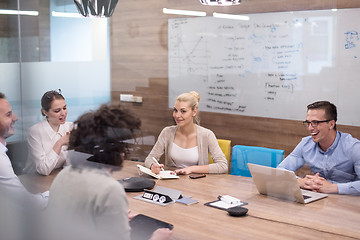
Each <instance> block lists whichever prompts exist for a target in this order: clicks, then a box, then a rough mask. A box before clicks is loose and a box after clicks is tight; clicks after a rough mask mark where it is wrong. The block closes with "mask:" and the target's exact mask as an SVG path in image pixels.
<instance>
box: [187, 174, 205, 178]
mask: <svg viewBox="0 0 360 240" xmlns="http://www.w3.org/2000/svg"><path fill="white" fill-rule="evenodd" d="M203 177H206V174H202V173H201V174H190V175H189V178H191V179H197V178H203Z"/></svg>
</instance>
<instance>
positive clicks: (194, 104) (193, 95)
mask: <svg viewBox="0 0 360 240" xmlns="http://www.w3.org/2000/svg"><path fill="white" fill-rule="evenodd" d="M176 101H179V102H188V103H189V106H190V107H191V110H192V111H194V110H198V112H197V114H196V115H195V117H194V123H195V124H197V125H200V117H199V102H200V94H199V93H197V92H195V91H191V92H188V93H182V94H180V95H179V96H178V97H177V98H176Z"/></svg>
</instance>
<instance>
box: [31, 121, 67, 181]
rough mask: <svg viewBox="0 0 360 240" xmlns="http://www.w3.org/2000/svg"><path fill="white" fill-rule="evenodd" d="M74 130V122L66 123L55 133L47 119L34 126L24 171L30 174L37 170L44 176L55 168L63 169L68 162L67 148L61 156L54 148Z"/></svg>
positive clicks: (63, 148) (63, 149)
mask: <svg viewBox="0 0 360 240" xmlns="http://www.w3.org/2000/svg"><path fill="white" fill-rule="evenodd" d="M72 128H73V123H72V122H65V123H64V124H61V125H60V127H59V130H58V132H55V131H54V130H53V129H52V128H51V126H50V124H49V123H48V121H47V120H46V119H45V120H44V121H41V122H39V123H37V124H35V125H34V126H32V127H31V128H30V129H29V132H28V135H27V141H28V147H29V153H28V160H27V163H26V167H25V169H24V171H25V172H27V173H29V172H35V170H36V171H37V172H38V173H40V174H42V175H49V174H50V173H51V171H52V170H54V169H55V168H60V167H62V166H63V165H64V163H65V161H66V155H67V146H62V148H61V151H60V154H59V155H58V154H57V153H56V152H55V151H54V150H53V147H54V145H55V143H56V142H57V141H58V140H59V139H60V138H61V137H63V136H65V135H66V133H67V132H70V131H71V130H72Z"/></svg>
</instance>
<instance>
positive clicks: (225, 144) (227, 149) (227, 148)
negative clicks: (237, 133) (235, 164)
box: [209, 139, 231, 173]
mask: <svg viewBox="0 0 360 240" xmlns="http://www.w3.org/2000/svg"><path fill="white" fill-rule="evenodd" d="M217 141H218V143H219V146H220V148H221V150H222V151H223V153H224V154H225V157H226V160H227V161H228V167H229V170H228V173H229V172H230V154H231V140H225V139H218V140H217ZM211 163H214V160H213V159H212V158H211V154H210V153H209V164H211Z"/></svg>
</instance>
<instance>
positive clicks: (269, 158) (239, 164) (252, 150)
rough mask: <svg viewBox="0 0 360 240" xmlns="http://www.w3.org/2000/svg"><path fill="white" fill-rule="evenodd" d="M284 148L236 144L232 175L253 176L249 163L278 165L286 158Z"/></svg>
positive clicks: (233, 152) (232, 159)
mask: <svg viewBox="0 0 360 240" xmlns="http://www.w3.org/2000/svg"><path fill="white" fill-rule="evenodd" d="M284 152H285V151H284V150H280V149H271V148H265V147H254V146H244V145H235V146H234V147H233V150H232V157H231V170H230V174H231V175H238V176H244V177H251V174H250V171H249V168H248V166H247V163H254V164H259V165H264V166H269V167H274V168H275V167H277V166H278V165H279V164H280V163H281V161H282V160H283V159H284Z"/></svg>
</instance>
